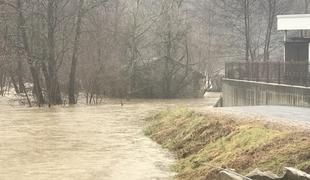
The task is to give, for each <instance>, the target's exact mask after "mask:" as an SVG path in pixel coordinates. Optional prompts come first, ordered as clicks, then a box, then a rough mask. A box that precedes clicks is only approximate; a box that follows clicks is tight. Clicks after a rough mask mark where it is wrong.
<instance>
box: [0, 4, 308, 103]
mask: <svg viewBox="0 0 310 180" xmlns="http://www.w3.org/2000/svg"><path fill="white" fill-rule="evenodd" d="M301 4H302V5H301ZM307 9H308V0H305V1H304V2H301V1H300V0H294V1H293V0H217V1H213V0H78V1H76V0H36V1H32V0H0V69H1V70H0V85H1V90H2V92H3V89H4V88H5V87H6V86H7V85H10V84H12V86H13V87H14V89H15V91H16V93H18V94H23V95H25V97H26V99H27V102H28V103H29V104H30V105H31V103H32V102H31V101H32V99H34V100H35V102H36V103H37V104H38V105H43V104H50V105H57V104H62V103H63V102H64V101H67V100H68V102H69V103H70V104H75V103H77V99H78V98H79V95H80V94H81V93H80V92H83V94H84V95H85V99H86V102H87V103H98V102H100V99H101V98H102V97H105V96H110V97H120V98H125V97H130V96H135V95H136V94H139V93H138V92H152V91H153V89H152V88H151V87H154V86H161V90H160V92H159V94H161V95H162V96H161V97H164V98H171V97H177V94H182V91H183V90H184V89H185V88H186V86H189V85H190V84H191V81H190V76H191V74H192V72H198V73H201V74H203V75H205V76H206V77H207V78H206V80H207V82H211V81H212V78H214V77H215V76H216V75H217V74H219V73H220V72H221V70H222V68H223V62H224V61H225V60H234V59H237V60H240V59H245V60H246V61H250V60H251V61H269V60H270V57H277V56H279V54H281V48H279V47H280V45H281V44H280V43H279V41H280V38H281V37H280V35H279V33H277V32H276V28H275V26H276V15H277V14H283V13H290V12H297V13H298V12H307ZM155 65H156V66H160V67H161V68H160V71H158V72H157V73H156V72H155V73H154V72H153V74H152V75H149V73H151V72H150V71H152V68H151V69H150V68H149V67H152V66H155ZM146 67H148V68H146ZM143 69H148V71H147V72H146V71H145V70H143ZM142 82H143V83H142ZM141 84H143V85H141ZM209 85H210V84H209ZM145 89H148V91H145ZM140 94H141V93H140ZM32 96H33V98H32Z"/></svg>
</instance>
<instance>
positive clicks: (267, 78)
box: [225, 62, 310, 87]
mask: <svg viewBox="0 0 310 180" xmlns="http://www.w3.org/2000/svg"><path fill="white" fill-rule="evenodd" d="M225 78H228V79H237V80H248V81H258V82H266V83H278V84H287V85H297V86H306V87H309V86H310V64H309V63H308V62H226V63H225Z"/></svg>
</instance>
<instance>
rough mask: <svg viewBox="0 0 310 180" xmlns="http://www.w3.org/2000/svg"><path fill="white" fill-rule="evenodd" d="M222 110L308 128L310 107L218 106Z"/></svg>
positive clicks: (309, 124) (309, 126) (309, 125)
mask: <svg viewBox="0 0 310 180" xmlns="http://www.w3.org/2000/svg"><path fill="white" fill-rule="evenodd" d="M219 110H222V111H224V112H233V113H241V114H243V115H254V116H260V117H262V118H263V119H266V120H269V121H272V122H277V123H280V124H283V125H290V126H296V127H301V128H307V129H310V108H301V107H288V106H251V107H250V106H247V107H224V108H219Z"/></svg>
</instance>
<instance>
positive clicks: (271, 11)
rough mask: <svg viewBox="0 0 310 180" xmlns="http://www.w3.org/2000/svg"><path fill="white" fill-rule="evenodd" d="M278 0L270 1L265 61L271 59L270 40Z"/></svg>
mask: <svg viewBox="0 0 310 180" xmlns="http://www.w3.org/2000/svg"><path fill="white" fill-rule="evenodd" d="M276 5H277V1H276V0H269V1H268V25H267V33H266V38H265V46H264V61H265V62H266V61H269V58H270V57H269V56H270V52H269V49H270V41H271V34H272V29H273V26H274V22H275V15H276Z"/></svg>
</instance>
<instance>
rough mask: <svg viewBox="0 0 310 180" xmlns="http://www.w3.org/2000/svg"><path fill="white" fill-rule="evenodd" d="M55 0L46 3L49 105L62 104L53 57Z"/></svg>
mask: <svg viewBox="0 0 310 180" xmlns="http://www.w3.org/2000/svg"><path fill="white" fill-rule="evenodd" d="M55 7H56V1H55V0H48V5H47V26H48V36H47V44H48V71H49V78H50V83H49V85H50V88H49V91H48V97H49V105H60V104H62V100H61V94H60V89H59V84H58V78H57V69H56V59H55V24H56V18H55V10H56V9H55Z"/></svg>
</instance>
